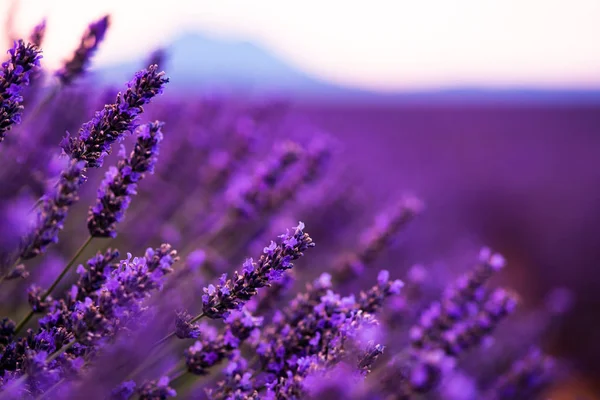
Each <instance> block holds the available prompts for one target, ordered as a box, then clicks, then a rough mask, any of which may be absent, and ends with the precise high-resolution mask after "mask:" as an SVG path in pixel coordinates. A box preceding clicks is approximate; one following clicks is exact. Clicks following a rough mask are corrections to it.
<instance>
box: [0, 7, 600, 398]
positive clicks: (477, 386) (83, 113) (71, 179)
mask: <svg viewBox="0 0 600 400" xmlns="http://www.w3.org/2000/svg"><path fill="white" fill-rule="evenodd" d="M108 25H109V20H108V19H101V20H99V21H97V22H96V23H94V24H92V25H90V28H89V30H88V32H86V34H85V35H84V39H83V40H82V42H81V47H80V51H79V52H78V53H76V54H75V56H74V58H73V59H72V60H71V62H70V63H66V64H65V66H64V68H63V69H62V70H60V71H58V72H57V73H54V72H53V71H44V70H43V69H42V70H41V72H40V71H37V72H35V70H36V69H37V67H35V68H34V67H33V66H34V64H35V62H33V61H27V62H25V63H24V64H23V61H22V58H23V57H22V58H19V57H21V56H22V55H23V54H25V55H26V56H27V57H29V58H30V57H33V56H34V54H35V52H36V51H37V50H35V49H36V47H27V46H26V45H25V43H23V42H17V43H15V45H14V47H13V53H11V54H12V58H11V59H9V61H7V63H6V64H5V65H3V68H4V72H3V75H2V76H1V79H2V80H1V81H0V83H1V85H0V88H1V89H2V90H3V92H2V101H3V109H2V114H0V115H2V124H4V125H1V127H2V128H3V130H2V131H0V133H2V137H3V138H4V141H3V142H1V143H0V158H1V159H2V163H3V168H2V170H0V206H1V208H0V218H2V225H1V229H0V238H1V239H2V240H1V241H0V251H1V256H2V258H1V261H2V264H1V267H2V268H1V269H0V271H1V272H2V276H1V277H0V285H1V286H0V289H1V290H0V299H1V303H0V315H2V316H4V315H6V316H7V317H9V318H11V319H12V320H14V322H11V321H9V320H7V319H5V320H0V322H1V325H0V352H1V354H2V356H1V357H0V387H1V388H2V391H1V392H0V396H4V397H2V398H34V399H39V398H82V397H83V396H85V397H86V398H99V399H103V398H114V399H128V398H141V399H166V398H168V397H174V396H177V397H178V398H212V399H255V398H265V399H267V398H269V399H270V398H273V399H274V398H277V399H279V398H281V399H296V398H348V399H407V398H432V399H457V400H458V399H482V398H485V399H532V398H538V397H539V398H548V396H551V398H553V399H560V398H573V396H575V395H580V396H586V397H585V398H589V399H593V398H598V396H597V393H598V390H600V389H599V388H597V387H594V385H595V384H597V379H594V378H595V377H597V376H598V375H599V374H600V370H598V363H597V360H598V359H599V357H600V345H598V344H597V343H596V340H595V339H596V338H597V337H598V335H599V334H600V322H599V321H598V320H597V318H594V317H595V316H596V315H597V306H598V298H599V296H597V291H598V290H599V289H600V279H597V278H596V277H595V273H594V267H595V261H596V260H597V259H598V256H599V255H600V254H598V246H597V242H598V239H597V237H598V229H597V226H598V223H599V222H600V221H598V219H599V217H598V215H600V214H598V212H599V211H600V189H599V188H600V168H598V167H600V162H599V161H597V160H598V157H597V153H598V151H599V150H600V103H597V102H595V101H594V99H595V95H592V96H589V94H586V95H585V96H583V97H582V96H579V95H577V94H575V95H574V94H573V93H565V94H564V97H561V95H560V93H558V94H557V93H552V94H551V95H548V94H545V93H543V92H541V93H537V94H535V95H534V96H529V97H527V101H524V100H523V98H522V97H519V95H518V94H515V95H511V96H508V100H507V97H506V94H498V97H495V94H494V93H493V92H488V93H485V95H483V96H479V95H478V96H477V99H476V101H473V97H469V96H470V95H469V94H466V95H464V96H463V97H461V96H460V95H458V96H457V95H453V96H451V97H452V101H449V97H448V96H447V95H446V94H443V93H441V94H435V93H428V94H421V95H418V96H417V97H418V101H414V100H415V97H414V96H413V97H410V96H409V97H406V96H401V95H399V96H389V95H385V96H384V95H381V96H378V95H377V94H373V93H361V92H359V91H352V90H350V89H344V88H335V87H328V86H326V85H325V86H324V85H323V84H321V83H319V82H310V81H307V80H304V78H302V77H299V76H297V75H294V74H292V75H286V73H282V74H281V76H283V77H284V78H285V77H287V78H285V79H283V78H282V80H281V81H276V80H274V82H275V83H274V88H275V90H269V91H268V92H271V93H279V94H280V96H279V97H272V96H264V95H263V96H261V95H260V90H259V91H258V92H257V90H256V88H257V87H258V88H260V82H261V81H260V79H268V78H269V77H270V75H269V74H268V73H266V72H268V71H269V68H267V67H265V68H264V69H261V68H256V69H255V70H256V71H258V72H259V74H258V76H259V77H260V79H258V80H256V81H253V85H252V86H251V88H249V87H242V90H240V86H239V85H238V86H237V87H236V89H237V90H230V91H223V92H218V91H216V90H217V89H223V86H226V85H227V82H228V81H227V79H225V78H223V77H222V76H221V77H219V76H214V75H211V74H212V73H214V72H215V71H218V70H219V67H218V63H217V64H214V65H213V66H212V67H207V68H206V70H208V71H210V73H209V74H208V75H207V74H205V73H203V72H202V71H201V69H199V68H194V66H193V65H192V66H191V67H190V66H188V67H186V68H187V70H186V68H182V64H181V62H177V51H178V50H177V46H182V42H181V41H179V42H178V43H176V45H174V46H173V48H172V49H170V51H169V49H167V52H166V53H164V52H162V51H159V52H156V53H154V54H152V55H149V60H148V61H144V62H141V63H140V65H138V66H135V65H128V64H127V65H125V64H124V65H122V66H118V67H115V69H113V70H110V69H106V70H103V71H102V70H101V71H93V72H92V73H91V74H87V73H86V71H87V69H88V63H89V62H90V59H91V56H92V55H93V52H94V50H95V48H96V46H98V45H100V44H101V42H102V39H103V37H104V33H105V31H106V29H107V28H108ZM40 27H43V26H39V27H38V31H37V33H38V36H35V35H32V37H31V38H30V40H31V41H33V42H34V43H36V40H37V41H39V42H40V43H37V44H38V45H39V44H41V41H42V39H43V29H40ZM40 32H41V33H40ZM34 33H35V32H34ZM183 43H184V44H185V43H187V44H186V46H188V47H187V48H189V46H190V44H189V43H188V42H185V41H184V42H183ZM42 48H43V45H42ZM184 48H185V46H184ZM243 49H245V51H248V49H250V51H249V53H251V54H254V55H256V54H257V52H256V51H255V50H256V49H253V48H252V46H250V47H248V46H243ZM259 53H260V52H259ZM15 54H17V55H19V57H16V56H15ZM27 57H25V58H27ZM170 57H171V58H170ZM261 57H262V56H261ZM29 58H27V59H28V60H29ZM224 59H225V60H227V57H225V58H224ZM230 61H231V60H230ZM19 62H21V63H22V64H23V65H26V66H27V68H32V71H34V72H31V76H30V77H29V80H30V82H27V80H28V79H22V76H25V75H27V74H29V72H27V71H26V69H27V68H25V70H24V69H23V67H20V68H21V69H19V67H15V65H18V64H19ZM213 62H214V60H213ZM155 64H157V65H158V67H156V66H155ZM267 64H268V63H267ZM267 64H261V65H263V66H264V65H267ZM148 65H150V67H147V68H145V69H142V68H144V67H146V66H148ZM170 65H173V68H171V69H170ZM269 65H271V64H269ZM277 65H279V64H277ZM42 66H43V60H42ZM271 66H272V65H271ZM279 67H281V65H279ZM211 68H212V69H211ZM163 69H164V70H165V71H166V75H163V74H162V73H159V71H161V70H163ZM136 70H141V71H140V72H138V73H137V74H136V75H134V74H135V73H136ZM194 70H196V71H197V72H198V76H199V78H198V79H199V80H198V79H197V80H194V79H196V78H193V77H192V76H190V75H187V74H190V73H192V72H193V71H194ZM170 71H174V72H173V74H171V72H170ZM181 71H184V72H185V73H184V72H181ZM186 71H187V72H186ZM265 71H266V72H265ZM204 72H206V71H204ZM41 74H47V76H48V77H50V76H51V75H54V76H52V79H49V80H48V82H49V83H48V84H46V85H43V84H42V81H43V78H42V75H41ZM119 74H122V75H123V76H124V77H123V79H122V81H123V82H126V81H128V80H130V83H129V85H128V86H123V83H118V84H117V83H116V82H115V79H114V77H115V76H118V75H119ZM19 76H21V78H19ZM166 76H169V77H170V80H171V81H170V82H167V80H166V79H165V77H166ZM207 76H208V78H207ZM211 76H212V78H211ZM290 76H293V77H294V78H293V79H292V78H289V77H290ZM132 77H134V78H133V79H132ZM255 77H256V76H255ZM271 77H272V76H271ZM288 78H289V79H288ZM18 79H21V81H18ZM205 79H208V81H205ZM211 79H212V81H213V82H216V83H217V85H216V87H210V85H209V84H208V83H207V82H211ZM219 79H222V80H221V81H219ZM117 81H118V82H120V81H121V78H119V79H118V80H117ZM278 82H279V83H278ZM281 82H284V84H281ZM25 83H29V85H26V84H25ZM238 83H239V82H238ZM257 84H258V86H257ZM311 85H312V86H311ZM242 86H243V85H242ZM163 87H164V94H162V90H163ZM298 88H300V89H298ZM310 88H312V89H311V90H312V91H311V90H309V89H310ZM325 88H326V90H325ZM271 89H273V88H271ZM282 89H286V90H288V91H286V90H282ZM296 89H298V90H299V91H297V92H294V90H296ZM289 90H291V92H289ZM118 92H120V93H122V94H120V95H117V93H118ZM281 93H287V95H285V96H281ZM294 93H297V94H298V96H294ZM307 93H308V94H307ZM263 94H264V93H263ZM20 95H22V97H20ZM545 96H546V97H545ZM550 97H551V100H549V98H550ZM115 99H116V100H115ZM349 99H351V101H349ZM407 99H409V100H410V101H407ZM590 99H592V100H590ZM115 101H116V103H115ZM112 103H115V105H112ZM21 104H22V105H23V106H24V109H23V111H22V112H23V117H22V120H21V118H18V117H16V116H15V114H18V113H20V112H21V110H20V108H19V106H20V105H21ZM105 104H106V106H105ZM99 110H103V111H101V112H100V113H97V114H95V111H99ZM137 117H141V118H139V119H138V118H137ZM86 121H90V122H88V123H86ZM153 121H157V122H156V123H154V122H153ZM158 121H160V122H158ZM163 122H164V125H162V123H163ZM82 124H84V125H82ZM65 132H69V135H68V136H67V137H66V138H65ZM59 144H60V145H59ZM111 146H112V151H111ZM121 146H124V148H123V149H120V148H121ZM61 147H62V149H61ZM82 175H85V176H86V178H87V180H86V181H85V182H84V181H83V178H82ZM142 178H143V179H142ZM99 188H100V189H99ZM134 189H135V190H134ZM36 214H37V215H36ZM63 219H64V227H63V226H62V225H63ZM299 221H302V222H299ZM292 227H293V228H292ZM290 228H291V229H290ZM305 231H306V232H310V236H309V234H308V233H305ZM282 234H283V235H282ZM86 238H89V239H86ZM272 240H273V241H272ZM313 241H314V243H316V246H315V248H314V249H313V248H312V247H313V246H314V244H313ZM82 244H84V246H83V247H81V246H82ZM487 246H490V247H491V248H492V249H493V251H492V250H490V249H488V248H487ZM148 247H150V248H149V249H148V250H146V249H147V248H148ZM116 248H118V249H119V253H120V254H119V255H118V254H116V253H115V252H114V249H116ZM78 249H80V250H78ZM174 249H176V250H174ZM496 252H497V253H496ZM128 253H131V254H132V255H133V256H134V257H136V258H132V256H131V255H128ZM304 253H306V255H305V254H304ZM500 254H502V255H500ZM74 255H75V256H74ZM246 257H253V259H247V258H246ZM119 260H123V261H120V262H119ZM292 261H293V264H292ZM505 264H506V265H505ZM65 265H66V268H65ZM292 266H293V268H292ZM500 269H501V271H500V272H499V273H497V272H498V271H499V270H500ZM25 271H27V272H25ZM61 271H63V272H64V277H63V276H62V273H61ZM234 271H238V272H239V273H238V272H235V274H234ZM224 273H226V274H228V275H226V276H223V275H222V274H224ZM489 280H491V282H488V281H489ZM269 286H270V287H269ZM27 303H29V304H27ZM194 315H196V317H194ZM38 317H39V318H38ZM192 339H195V340H192ZM538 346H539V348H540V349H541V350H538ZM340 377H343V378H344V379H340ZM340 383H342V384H340ZM595 395H596V397H594V396H595Z"/></svg>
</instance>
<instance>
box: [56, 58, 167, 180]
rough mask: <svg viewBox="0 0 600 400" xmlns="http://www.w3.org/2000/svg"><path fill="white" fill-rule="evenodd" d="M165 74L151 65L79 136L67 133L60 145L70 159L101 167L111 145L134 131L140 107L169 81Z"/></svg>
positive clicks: (83, 128)
mask: <svg viewBox="0 0 600 400" xmlns="http://www.w3.org/2000/svg"><path fill="white" fill-rule="evenodd" d="M164 75H165V74H164V72H158V67H157V66H156V65H151V66H150V67H148V69H144V70H142V71H140V72H138V73H137V74H135V77H134V78H133V79H132V80H131V81H130V82H129V83H128V84H127V90H126V91H125V94H121V93H119V94H118V95H117V99H116V101H115V103H114V104H107V105H105V106H104V109H103V110H102V111H99V112H97V113H96V115H95V116H94V118H93V119H92V120H91V121H89V122H87V123H85V124H84V125H83V126H82V127H81V129H80V130H79V137H77V138H73V137H70V136H69V135H68V134H67V136H66V137H65V138H64V139H63V140H62V142H61V146H62V148H63V150H64V151H65V153H67V154H68V155H69V156H70V157H71V158H73V159H76V160H79V161H85V162H86V165H87V167H90V168H98V167H101V166H102V162H103V159H104V157H105V156H106V155H107V154H108V153H109V152H110V147H111V145H112V144H113V143H114V142H115V141H117V140H119V139H120V138H122V137H123V136H124V135H125V134H127V133H128V132H132V131H133V130H135V128H137V117H138V115H139V114H141V113H142V112H143V111H144V109H143V106H144V105H146V104H148V103H149V102H150V100H151V99H152V98H153V97H154V96H156V95H159V94H162V92H163V88H164V85H165V84H166V83H167V82H169V79H168V78H165V77H164Z"/></svg>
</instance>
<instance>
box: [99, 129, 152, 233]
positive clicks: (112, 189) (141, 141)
mask: <svg viewBox="0 0 600 400" xmlns="http://www.w3.org/2000/svg"><path fill="white" fill-rule="evenodd" d="M162 126H163V123H161V122H158V121H157V122H152V123H149V124H146V125H144V126H142V128H141V131H140V133H139V134H138V137H137V142H136V144H135V149H134V150H133V151H132V152H131V154H130V155H129V157H124V158H123V159H121V161H119V163H118V165H117V166H116V167H111V168H110V169H109V170H108V172H107V173H106V177H105V179H104V181H103V182H102V185H101V186H100V189H98V200H97V201H96V205H94V206H93V207H90V210H89V212H88V229H89V231H90V235H91V236H92V237H116V236H117V232H116V226H117V223H119V222H120V221H121V220H122V219H123V216H124V214H125V211H126V210H127V208H128V206H129V203H130V202H131V196H132V195H133V194H135V193H136V187H137V183H138V182H139V181H140V180H141V179H142V178H143V177H144V175H145V173H146V172H148V173H153V172H154V165H155V164H156V160H157V157H156V156H157V155H158V145H159V143H160V142H161V140H162V139H163V135H162V132H161V128H162Z"/></svg>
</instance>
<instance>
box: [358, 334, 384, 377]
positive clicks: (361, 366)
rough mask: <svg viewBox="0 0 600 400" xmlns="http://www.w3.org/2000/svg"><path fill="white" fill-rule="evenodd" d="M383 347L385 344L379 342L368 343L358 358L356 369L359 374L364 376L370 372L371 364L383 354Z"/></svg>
mask: <svg viewBox="0 0 600 400" xmlns="http://www.w3.org/2000/svg"><path fill="white" fill-rule="evenodd" d="M384 349H385V346H382V345H381V344H375V342H373V341H371V342H369V343H368V345H367V349H366V350H365V352H364V353H363V354H362V355H361V357H360V358H359V360H358V370H359V371H360V373H361V375H363V376H366V375H368V374H369V373H370V372H371V369H372V368H373V364H375V361H377V359H378V358H379V356H380V355H382V354H383V350H384Z"/></svg>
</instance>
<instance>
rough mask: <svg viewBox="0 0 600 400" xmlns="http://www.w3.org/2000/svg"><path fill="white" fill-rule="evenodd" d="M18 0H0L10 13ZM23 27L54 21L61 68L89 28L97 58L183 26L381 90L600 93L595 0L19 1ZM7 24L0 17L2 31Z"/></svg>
mask: <svg viewBox="0 0 600 400" xmlns="http://www.w3.org/2000/svg"><path fill="white" fill-rule="evenodd" d="M12 1H13V0H0V15H5V12H6V10H7V9H8V8H9V6H10V3H11V2H12ZM20 3H21V5H20V11H19V14H18V16H17V20H16V21H15V25H16V30H17V31H18V32H19V33H20V34H22V35H26V34H27V33H28V32H29V31H30V30H31V28H32V27H33V26H34V25H35V24H36V23H37V22H39V21H40V20H41V19H42V18H43V17H47V19H48V31H47V41H46V45H45V47H44V54H45V55H44V57H45V60H44V62H45V63H46V65H47V66H49V67H50V68H56V67H58V66H59V65H60V63H61V61H62V60H63V59H65V58H67V57H68V56H69V54H70V52H72V50H73V49H74V48H75V47H76V46H77V44H78V42H79V37H80V36H81V33H82V32H83V31H84V30H85V28H86V25H87V24H88V23H89V22H90V21H92V20H94V19H96V18H99V17H101V16H102V15H103V14H105V13H111V14H112V17H113V19H112V26H111V29H110V31H109V34H108V36H107V38H106V42H105V43H104V44H103V46H102V48H101V50H100V52H99V53H98V55H97V57H96V59H95V64H96V65H98V66H101V65H107V64H113V63H117V62H119V61H120V60H125V59H136V58H140V57H142V56H144V55H146V54H148V52H150V51H151V50H153V49H155V48H156V47H157V46H161V45H165V44H168V43H169V41H170V40H172V39H173V38H175V37H177V36H178V35H181V34H182V33H183V32H190V31H201V32H208V33H210V34H213V35H219V36H225V37H228V38H238V39H241V40H249V41H253V42H255V43H257V44H259V45H261V46H263V47H264V48H266V49H267V50H269V51H271V52H273V53H274V54H276V55H277V56H279V57H281V58H282V59H284V60H285V61H287V62H288V63H291V64H293V65H294V66H296V67H298V68H300V69H302V70H303V71H305V72H306V73H308V74H310V75H313V76H316V77H319V78H321V79H325V80H328V81H331V82H334V83H337V84H342V85H347V86H353V87H360V88H365V89H371V90H381V91H401V90H415V89H417V90H418V89H431V88H452V87H487V88H489V87H500V88H504V87H509V88H515V87H516V88H549V89H600V40H599V38H600V23H599V22H598V21H600V0H569V1H566V0H452V1H448V0H370V1H368V2H367V1H358V0H343V1H341V0H302V1H293V0H289V1H282V0H235V1H234V0H217V1H215V0H211V1H208V0H170V1H158V0H157V1H152V0H145V1H140V0H103V1H95V2H94V1H89V0H86V1H82V0H21V1H20ZM4 26H5V21H4V20H0V32H3V31H4Z"/></svg>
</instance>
